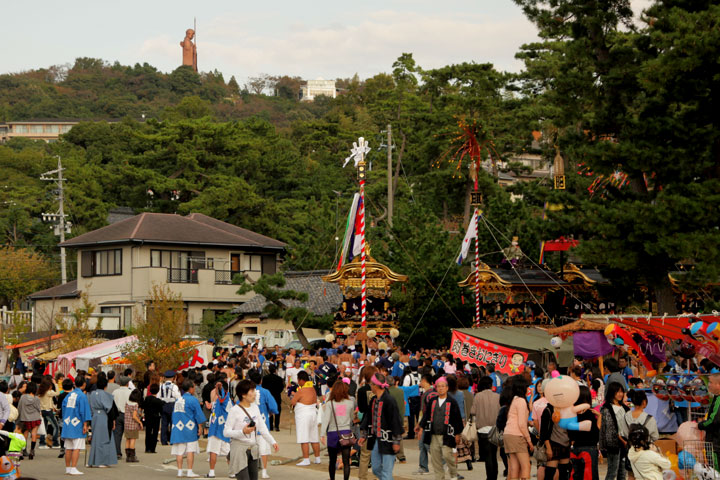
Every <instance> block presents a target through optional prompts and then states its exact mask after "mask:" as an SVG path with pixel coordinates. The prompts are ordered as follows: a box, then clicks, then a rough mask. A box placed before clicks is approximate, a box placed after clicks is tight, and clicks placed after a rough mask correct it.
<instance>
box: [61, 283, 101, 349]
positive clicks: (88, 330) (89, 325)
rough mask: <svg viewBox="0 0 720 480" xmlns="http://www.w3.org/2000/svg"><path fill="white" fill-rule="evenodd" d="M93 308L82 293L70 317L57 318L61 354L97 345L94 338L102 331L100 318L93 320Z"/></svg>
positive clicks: (92, 304)
mask: <svg viewBox="0 0 720 480" xmlns="http://www.w3.org/2000/svg"><path fill="white" fill-rule="evenodd" d="M95 308H96V306H95V304H94V303H92V302H91V301H90V298H89V297H88V294H87V292H83V293H82V294H81V295H80V305H79V306H78V307H76V308H74V309H73V311H72V315H69V316H60V315H58V316H57V321H56V323H57V328H58V329H59V330H61V331H62V332H63V338H62V346H61V349H62V353H68V352H74V351H76V350H80V349H81V348H85V347H89V346H91V345H94V344H96V343H98V340H97V339H96V338H95V337H96V336H97V332H98V331H99V330H101V329H102V318H99V317H97V318H93V316H92V315H93V313H94V312H95ZM93 323H95V325H93Z"/></svg>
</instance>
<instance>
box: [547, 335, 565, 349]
mask: <svg viewBox="0 0 720 480" xmlns="http://www.w3.org/2000/svg"><path fill="white" fill-rule="evenodd" d="M562 344H563V339H562V337H552V338H551V339H550V345H551V346H552V347H553V348H560V346H561V345H562Z"/></svg>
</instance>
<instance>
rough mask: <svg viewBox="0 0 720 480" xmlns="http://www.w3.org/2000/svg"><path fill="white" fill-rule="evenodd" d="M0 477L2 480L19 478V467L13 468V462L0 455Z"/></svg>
mask: <svg viewBox="0 0 720 480" xmlns="http://www.w3.org/2000/svg"><path fill="white" fill-rule="evenodd" d="M0 478H2V479H3V480H16V479H18V478H20V471H19V469H17V468H15V464H13V462H11V461H10V459H9V458H8V457H5V456H3V457H0Z"/></svg>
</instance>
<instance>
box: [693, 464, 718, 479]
mask: <svg viewBox="0 0 720 480" xmlns="http://www.w3.org/2000/svg"><path fill="white" fill-rule="evenodd" d="M693 473H695V478H696V479H697V480H720V473H718V472H717V471H716V470H715V469H714V468H712V467H710V466H708V465H703V464H702V463H700V462H697V463H696V464H695V466H694V467H693Z"/></svg>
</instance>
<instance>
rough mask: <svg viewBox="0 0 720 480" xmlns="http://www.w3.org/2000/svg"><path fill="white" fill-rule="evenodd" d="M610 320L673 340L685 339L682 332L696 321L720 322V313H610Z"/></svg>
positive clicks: (608, 317)
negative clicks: (661, 314)
mask: <svg viewBox="0 0 720 480" xmlns="http://www.w3.org/2000/svg"><path fill="white" fill-rule="evenodd" d="M606 318H607V320H608V322H614V323H620V324H622V325H625V326H626V327H629V328H635V329H638V330H645V331H648V332H652V333H655V334H656V335H659V336H661V337H665V338H670V339H672V340H680V339H684V338H685V337H686V335H685V334H684V333H683V332H682V330H683V329H684V328H688V327H689V326H690V325H692V324H693V323H695V322H705V323H712V322H720V315H679V316H672V317H669V316H641V315H610V316H607V317H606Z"/></svg>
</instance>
